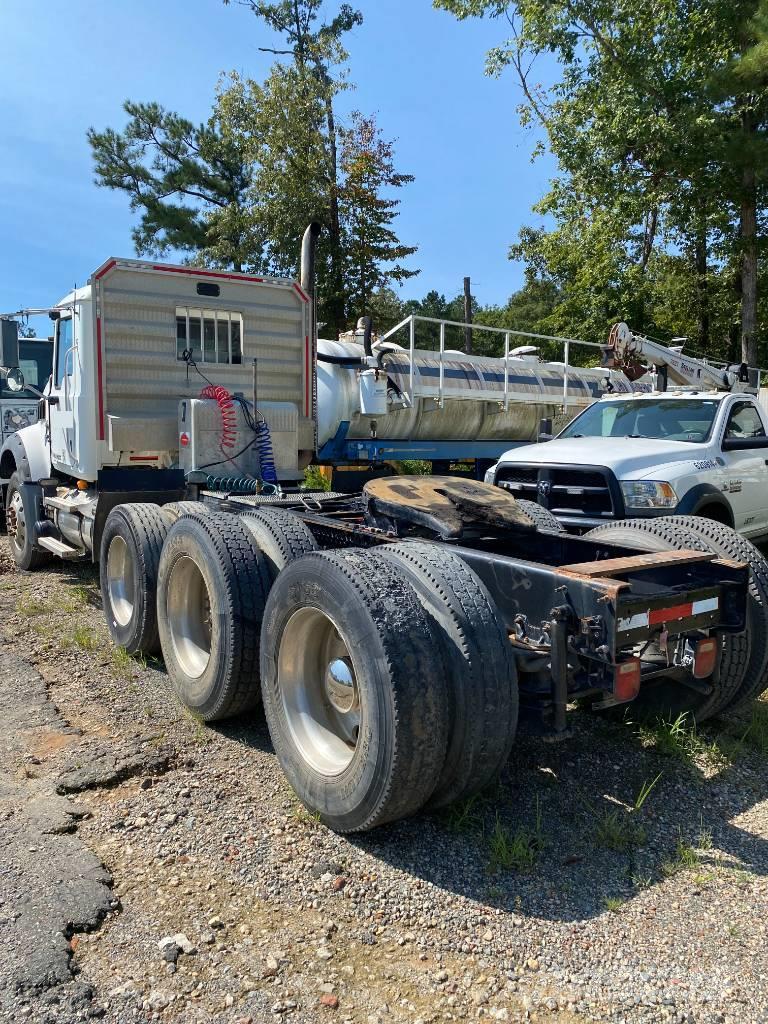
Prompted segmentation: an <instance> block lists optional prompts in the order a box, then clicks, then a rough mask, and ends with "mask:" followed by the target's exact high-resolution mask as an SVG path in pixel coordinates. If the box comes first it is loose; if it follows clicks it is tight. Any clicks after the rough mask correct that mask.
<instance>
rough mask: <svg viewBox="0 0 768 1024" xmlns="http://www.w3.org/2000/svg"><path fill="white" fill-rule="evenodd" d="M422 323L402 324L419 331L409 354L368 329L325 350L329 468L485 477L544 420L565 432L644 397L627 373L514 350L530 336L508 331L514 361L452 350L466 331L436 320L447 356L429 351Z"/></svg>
mask: <svg viewBox="0 0 768 1024" xmlns="http://www.w3.org/2000/svg"><path fill="white" fill-rule="evenodd" d="M422 320H426V318H421V317H416V316H414V317H409V318H408V320H407V321H404V323H403V324H402V325H399V327H403V326H410V329H411V342H412V343H411V346H410V347H408V348H405V347H403V346H401V345H398V344H395V343H394V342H392V341H390V340H388V338H389V337H390V336H391V335H392V334H393V333H394V332H389V334H388V335H387V336H385V337H384V338H382V339H381V340H380V341H376V340H373V338H372V337H371V336H369V333H366V327H365V326H361V325H362V324H363V321H361V325H359V327H358V330H357V331H355V332H354V333H350V334H347V335H345V336H343V337H342V338H341V339H339V340H338V341H330V340H325V339H320V340H319V341H318V347H317V461H318V462H319V463H321V464H333V465H337V466H338V465H343V464H345V463H346V464H355V463H357V464H360V463H367V464H371V463H373V464H375V463H382V462H386V461H388V460H401V459H424V460H428V461H432V462H433V463H434V462H438V463H443V462H445V461H448V460H451V461H468V460H474V461H475V462H476V464H478V469H480V468H481V466H482V464H484V463H485V462H486V461H489V462H490V461H491V460H494V459H496V458H497V457H498V455H499V453H501V452H502V451H508V450H509V449H510V448H513V447H515V444H516V443H517V444H520V445H522V444H527V443H529V442H531V441H535V440H537V438H538V436H539V429H540V424H541V421H542V420H549V421H551V423H552V427H553V429H554V430H559V429H561V428H562V427H563V426H565V424H566V423H568V422H569V421H570V420H571V419H573V417H574V416H576V415H577V414H578V413H579V412H581V411H582V410H583V409H584V408H585V407H586V406H587V405H590V404H591V403H592V402H594V401H595V400H596V399H598V398H600V397H601V396H602V395H604V394H605V393H606V392H607V391H609V392H615V393H626V392H632V391H633V390H637V389H643V388H644V385H642V384H637V383H635V384H634V385H633V384H632V383H631V382H630V381H629V379H628V378H627V377H626V376H625V375H624V374H623V373H622V372H621V371H618V370H610V371H609V370H606V369H600V368H598V367H595V368H591V367H581V366H572V365H569V364H568V362H567V358H566V362H545V361H541V360H540V359H539V358H538V356H537V354H536V353H537V349H535V348H533V347H532V346H525V347H523V348H517V349H510V347H509V339H510V336H511V335H514V334H522V332H512V331H499V333H501V334H504V335H506V343H505V352H506V353H507V355H505V356H503V357H501V358H492V357H488V356H478V355H467V354H465V353H463V352H458V351H453V350H450V349H445V347H444V339H445V329H446V327H461V328H462V329H463V327H464V325H463V324H462V325H460V324H453V323H452V322H450V321H430V322H431V323H438V324H440V335H441V340H442V343H441V349H440V351H430V350H428V349H426V348H420V347H417V346H416V344H415V334H416V325H417V323H418V322H420V321H422ZM474 329H476V330H489V328H483V327H482V326H481V325H474ZM397 330H398V328H395V331H397ZM491 330H498V329H491ZM368 332H370V325H368ZM525 337H526V338H529V339H530V338H535V337H536V336H533V335H525ZM546 340H550V339H546ZM553 340H561V339H553ZM570 344H571V343H570V342H568V343H567V345H570ZM580 344H586V343H583V342H582V343H580ZM594 347H595V348H596V349H597V348H599V346H597V345H595V346H594ZM566 351H567V350H566Z"/></svg>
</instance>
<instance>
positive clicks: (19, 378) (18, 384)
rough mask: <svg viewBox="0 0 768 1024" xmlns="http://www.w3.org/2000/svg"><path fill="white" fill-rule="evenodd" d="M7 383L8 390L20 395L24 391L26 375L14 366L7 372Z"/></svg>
mask: <svg viewBox="0 0 768 1024" xmlns="http://www.w3.org/2000/svg"><path fill="white" fill-rule="evenodd" d="M5 383H6V384H7V385H8V390H9V391H13V393H14V394H18V393H19V391H23V390H24V374H23V373H22V372H21V370H20V369H19V368H18V366H14V367H12V368H11V369H10V370H8V371H7V373H6V375H5Z"/></svg>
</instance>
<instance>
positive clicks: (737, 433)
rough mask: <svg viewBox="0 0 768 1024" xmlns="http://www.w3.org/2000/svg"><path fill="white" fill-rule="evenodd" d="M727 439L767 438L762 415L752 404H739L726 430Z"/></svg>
mask: <svg viewBox="0 0 768 1024" xmlns="http://www.w3.org/2000/svg"><path fill="white" fill-rule="evenodd" d="M725 436H726V437H765V428H764V427H763V424H762V421H761V419H760V414H759V413H758V411H757V409H756V408H755V407H754V405H752V404H751V402H737V403H736V405H734V407H733V409H731V415H730V416H729V417H728V423H727V425H726V428H725Z"/></svg>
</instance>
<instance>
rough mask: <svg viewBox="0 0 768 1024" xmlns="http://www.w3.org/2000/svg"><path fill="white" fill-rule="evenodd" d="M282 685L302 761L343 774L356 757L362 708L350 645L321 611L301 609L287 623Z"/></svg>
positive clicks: (331, 773) (325, 772) (332, 773)
mask: <svg viewBox="0 0 768 1024" xmlns="http://www.w3.org/2000/svg"><path fill="white" fill-rule="evenodd" d="M278 686H279V688H280V696H281V699H282V703H283V710H284V712H285V718H286V722H287V724H288V729H289V730H290V733H291V737H292V738H293V742H294V744H295V746H296V749H297V750H298V752H299V754H300V755H301V757H302V759H303V760H304V761H305V762H306V763H307V764H308V765H309V766H310V767H311V768H312V769H314V771H316V772H318V773H319V774H320V775H325V776H335V775H340V774H341V773H342V772H343V771H345V770H346V769H347V768H348V767H349V765H350V764H351V762H352V759H353V758H354V756H355V751H356V750H357V744H358V741H359V736H360V730H361V724H362V717H363V710H364V709H363V708H362V706H361V702H360V691H359V688H358V684H357V678H356V675H355V669H354V665H353V663H352V658H351V656H350V653H349V650H348V649H347V645H346V643H345V642H344V640H343V638H342V636H341V634H340V633H339V630H338V628H337V626H336V624H335V622H334V621H333V620H332V619H331V618H330V617H329V616H328V615H326V614H325V612H322V611H320V609H318V608H301V609H300V610H299V611H297V612H294V614H293V615H292V616H291V618H290V619H289V620H288V622H287V623H286V626H285V630H284V631H283V636H282V640H281V642H280V652H279V654H278Z"/></svg>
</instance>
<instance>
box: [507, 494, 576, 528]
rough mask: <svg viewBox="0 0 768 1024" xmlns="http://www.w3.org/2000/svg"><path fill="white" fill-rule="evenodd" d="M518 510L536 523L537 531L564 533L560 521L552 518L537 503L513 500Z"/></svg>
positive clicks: (518, 499)
mask: <svg viewBox="0 0 768 1024" xmlns="http://www.w3.org/2000/svg"><path fill="white" fill-rule="evenodd" d="M515 501H516V502H517V504H518V505H519V506H520V508H521V509H522V510H523V512H525V514H526V515H527V516H528V518H529V519H532V520H533V521H534V523H536V529H537V530H553V531H554V532H555V533H565V527H564V526H563V524H562V523H561V522H560V520H559V519H558V518H557V517H556V516H553V515H552V513H551V512H550V511H549V509H548V508H544V506H543V505H539V503H538V502H537V501H527V500H526V499H525V498H515Z"/></svg>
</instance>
